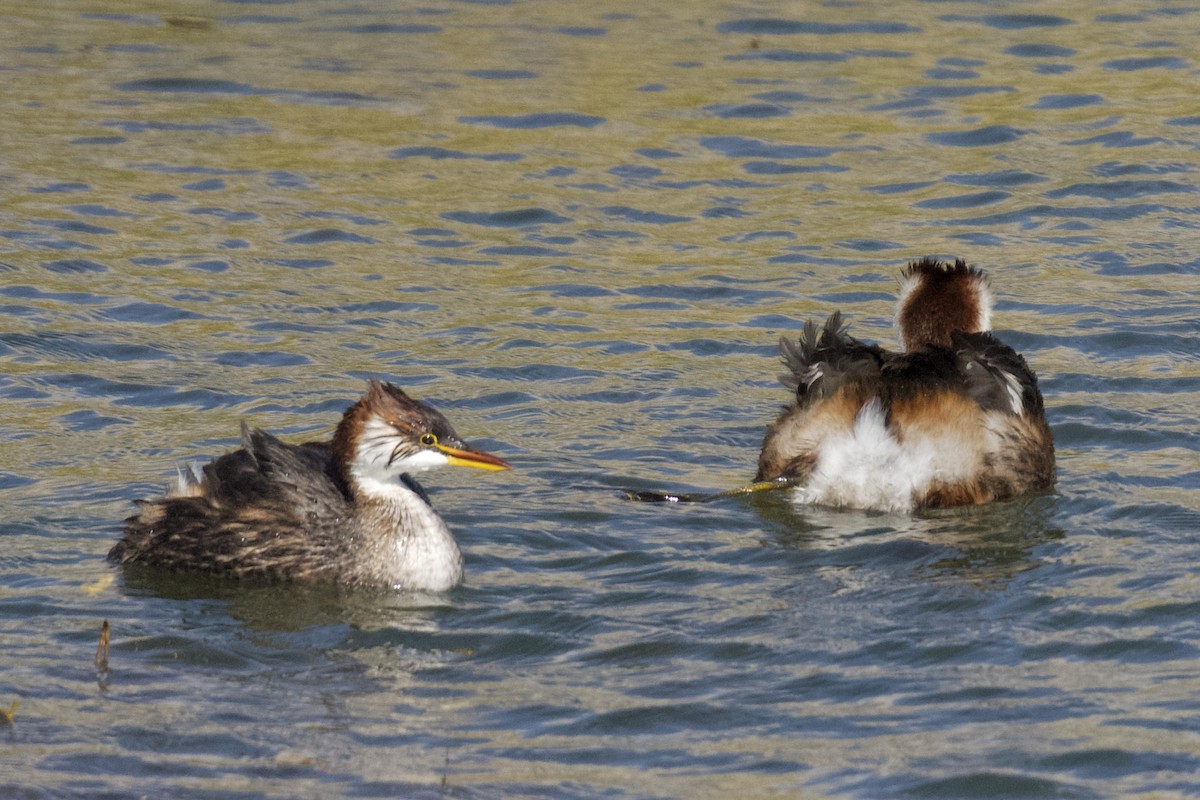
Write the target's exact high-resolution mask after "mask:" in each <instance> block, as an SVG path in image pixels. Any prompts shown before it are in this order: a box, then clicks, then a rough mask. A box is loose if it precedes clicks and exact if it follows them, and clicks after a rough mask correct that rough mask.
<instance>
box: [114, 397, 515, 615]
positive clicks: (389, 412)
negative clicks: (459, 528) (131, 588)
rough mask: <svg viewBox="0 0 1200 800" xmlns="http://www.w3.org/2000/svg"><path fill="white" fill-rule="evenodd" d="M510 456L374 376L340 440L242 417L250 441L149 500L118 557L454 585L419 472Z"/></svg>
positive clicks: (228, 569)
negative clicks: (283, 434)
mask: <svg viewBox="0 0 1200 800" xmlns="http://www.w3.org/2000/svg"><path fill="white" fill-rule="evenodd" d="M446 464H452V465H456V466H463V467H478V468H481V469H487V470H505V469H509V468H510V467H509V465H508V464H507V463H506V462H504V461H502V460H501V459H499V458H496V457H495V456H492V455H488V454H487V453H483V452H480V451H478V450H475V449H472V448H471V447H469V446H467V445H466V444H465V443H464V442H463V441H462V440H461V439H459V438H458V435H457V434H456V433H455V432H454V429H453V428H452V427H451V426H450V423H449V422H447V421H446V418H445V417H443V416H442V415H441V414H440V413H438V412H437V410H435V409H434V408H432V407H431V406H429V405H426V404H425V403H422V402H421V401H419V400H415V399H413V398H411V397H409V396H408V395H407V394H405V393H404V392H403V391H402V390H401V389H399V388H398V387H396V386H393V385H392V384H390V383H380V382H379V381H376V380H372V381H371V382H370V386H369V388H368V390H367V393H366V394H365V395H363V396H362V398H361V399H359V401H358V402H356V403H355V404H354V405H352V406H350V408H349V409H347V411H346V413H345V414H344V415H343V417H342V421H341V423H340V424H339V425H338V427H337V432H336V433H335V434H334V437H333V440H332V441H327V442H306V443H304V444H300V445H292V444H285V443H284V442H281V441H279V440H278V439H276V438H275V437H274V436H272V435H271V434H269V433H266V432H264V431H260V430H253V431H252V430H249V429H248V428H246V426H245V424H244V423H243V425H242V447H241V449H239V450H235V451H233V452H231V453H227V454H225V455H223V456H221V457H219V458H217V459H216V460H214V461H212V462H210V463H208V464H206V465H205V466H204V468H203V469H202V470H201V469H198V468H193V469H192V470H190V471H188V472H186V473H184V474H181V475H180V478H179V484H178V486H176V487H174V488H173V490H172V491H170V492H168V494H167V496H166V497H165V498H162V499H160V500H151V501H141V502H140V503H139V506H140V508H139V511H138V513H137V514H136V515H134V516H132V517H130V518H129V519H128V520H126V522H125V532H124V535H123V536H122V538H121V540H120V541H119V542H118V543H117V544H116V546H115V547H113V549H112V551H111V552H110V553H109V554H108V557H109V559H110V560H112V561H114V562H116V563H120V564H126V563H142V564H148V565H151V566H155V567H160V568H164V569H171V570H187V571H194V572H203V573H209V574H219V575H227V576H233V577H263V578H270V579H277V580H322V581H336V582H339V583H343V584H349V585H359V586H367V585H370V586H390V587H394V588H397V589H402V590H412V591H432V592H438V591H444V590H446V589H450V588H452V587H454V586H456V585H458V584H459V583H460V582H461V581H462V574H463V572H462V555H461V554H460V553H459V549H458V544H457V543H456V542H455V541H454V537H453V536H452V535H451V533H450V530H449V529H448V528H447V527H446V524H445V523H444V522H443V521H442V518H441V517H440V516H439V515H438V513H437V512H436V511H434V510H433V507H432V506H431V505H430V503H429V498H428V496H426V494H425V491H424V490H423V489H422V488H421V486H420V485H419V484H418V483H417V482H416V481H414V480H413V479H412V478H411V477H410V475H411V473H415V472H423V471H425V470H429V469H433V468H435V467H439V466H443V465H446Z"/></svg>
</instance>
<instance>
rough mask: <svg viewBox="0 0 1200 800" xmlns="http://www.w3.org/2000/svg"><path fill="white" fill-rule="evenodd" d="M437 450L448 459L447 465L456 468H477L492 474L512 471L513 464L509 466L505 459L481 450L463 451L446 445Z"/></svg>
mask: <svg viewBox="0 0 1200 800" xmlns="http://www.w3.org/2000/svg"><path fill="white" fill-rule="evenodd" d="M437 449H438V450H439V451H440V452H441V453H442V455H444V456H445V457H446V461H447V463H448V464H450V465H451V466H454V467H475V468H476V469H486V470H488V471H490V472H502V471H504V470H507V469H512V464H509V463H508V462H507V461H505V460H504V459H502V458H497V457H496V456H494V455H491V454H490V453H483V452H480V451H479V450H463V449H460V448H457V447H447V446H445V445H439V446H438V448H437Z"/></svg>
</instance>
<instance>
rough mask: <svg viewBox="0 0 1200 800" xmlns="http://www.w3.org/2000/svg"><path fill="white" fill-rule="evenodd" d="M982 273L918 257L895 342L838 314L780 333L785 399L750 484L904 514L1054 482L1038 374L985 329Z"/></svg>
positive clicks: (908, 277)
mask: <svg viewBox="0 0 1200 800" xmlns="http://www.w3.org/2000/svg"><path fill="white" fill-rule="evenodd" d="M991 306H992V295H991V290H990V288H989V286H988V282H987V278H986V276H985V275H984V273H983V272H982V271H981V270H979V269H977V268H975V267H969V266H967V264H966V263H965V262H963V261H962V260H958V261H956V262H955V263H954V264H950V263H939V262H938V261H936V260H934V259H931V258H926V259H923V260H921V261H915V262H913V263H911V264H909V266H908V268H907V269H906V270H905V271H904V272H903V273H902V276H901V283H900V297H899V302H898V304H897V309H896V326H897V328H898V329H899V334H900V340H901V342H902V343H903V346H904V350H903V352H900V353H894V352H889V351H887V350H884V349H883V348H881V347H878V346H877V345H871V344H864V343H863V342H860V341H858V340H857V339H854V338H852V337H850V336H848V335H846V333H845V330H844V328H843V325H842V318H841V314H840V313H836V312H835V313H834V314H833V315H832V316H831V317H829V319H828V320H827V321H826V322H825V325H824V327H823V328H820V329H818V328H817V326H816V324H814V323H813V322H809V323H808V324H806V325H805V326H804V332H803V334H802V335H801V337H800V340H799V342H797V343H793V342H790V341H788V340H787V339H782V340H781V341H780V353H781V355H782V356H783V360H784V363H786V364H787V366H788V367H789V368H790V373H789V374H787V375H783V376H780V380H782V381H783V383H784V385H786V386H787V387H788V388H790V389H792V390H793V391H794V392H795V395H796V401H795V403H794V404H792V405H791V406H790V407H788V408H787V409H785V410H784V412H783V413H782V414H780V415H779V418H778V419H776V420H775V422H774V423H773V424H772V425H771V426H770V428H769V430H768V432H767V435H766V438H764V439H763V445H762V453H761V454H760V456H759V459H758V476H757V478H756V480H758V481H772V480H780V481H782V480H786V481H788V482H790V483H793V484H794V485H795V489H794V490H793V491H794V493H795V494H794V498H795V499H796V500H797V501H798V502H801V503H813V504H819V505H829V506H842V507H850V508H862V509H876V510H880V511H894V512H908V511H913V510H916V509H922V508H940V507H946V506H960V505H972V504H976V503H986V502H988V501H991V500H1005V499H1009V498H1012V497H1016V496H1017V495H1020V494H1024V493H1025V492H1030V491H1038V490H1041V491H1045V490H1048V489H1050V488H1052V487H1053V486H1054V479H1055V469H1054V440H1053V438H1052V436H1051V433H1050V428H1049V427H1048V426H1047V425H1046V417H1045V412H1044V410H1043V406H1042V395H1041V392H1039V391H1038V386H1037V378H1036V377H1035V376H1034V374H1033V372H1032V370H1030V369H1029V366H1028V365H1027V364H1026V363H1025V359H1024V358H1022V357H1021V356H1020V355H1019V354H1018V353H1017V352H1016V351H1014V350H1013V349H1012V348H1011V347H1009V346H1008V345H1006V344H1004V343H1003V342H1001V341H999V340H998V339H997V338H996V337H995V336H993V335H992V334H991V333H989V332H988V331H989V328H990V319H991Z"/></svg>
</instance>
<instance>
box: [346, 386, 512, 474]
mask: <svg viewBox="0 0 1200 800" xmlns="http://www.w3.org/2000/svg"><path fill="white" fill-rule="evenodd" d="M333 454H334V459H335V460H336V461H337V463H338V465H339V466H340V467H341V469H342V474H343V475H344V476H345V478H346V481H347V483H348V484H349V485H350V486H351V489H352V490H357V491H360V492H363V493H365V494H367V495H372V496H377V497H385V496H388V495H392V494H394V493H395V492H397V491H405V490H404V489H403V488H402V487H401V484H400V483H399V482H398V480H397V479H398V478H399V477H400V475H402V474H404V473H413V472H424V471H426V470H430V469H434V468H435V467H441V466H445V465H447V464H450V465H453V466H459V467H477V468H479V469H487V470H505V469H511V466H510V465H509V464H508V462H506V461H503V460H502V459H499V458H496V457H495V456H493V455H489V454H487V453H484V452H481V451H479V450H476V449H474V448H472V447H470V446H468V445H467V444H466V443H465V442H463V441H462V439H460V438H458V434H456V433H455V432H454V428H452V427H451V426H450V423H449V422H448V421H447V420H446V418H445V417H443V416H442V415H441V414H440V413H438V411H437V410H436V409H435V408H433V407H432V406H429V405H427V404H425V403H422V402H421V401H420V400H415V399H413V398H411V397H409V396H408V395H407V394H405V393H404V391H403V390H402V389H400V388H399V387H398V386H393V385H392V384H390V383H381V382H380V381H377V380H371V382H370V386H369V388H368V389H367V393H366V394H365V395H363V396H362V398H361V399H360V400H359V401H358V402H357V403H355V404H354V405H352V406H351V407H350V408H349V409H347V410H346V414H345V415H344V416H343V417H342V421H341V423H340V424H339V425H338V428H337V432H336V433H335V434H334V437H333Z"/></svg>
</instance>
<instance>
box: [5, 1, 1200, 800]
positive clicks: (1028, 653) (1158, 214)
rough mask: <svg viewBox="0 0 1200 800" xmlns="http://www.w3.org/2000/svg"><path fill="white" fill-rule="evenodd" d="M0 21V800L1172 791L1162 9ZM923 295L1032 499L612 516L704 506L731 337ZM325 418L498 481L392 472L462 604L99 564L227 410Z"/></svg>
mask: <svg viewBox="0 0 1200 800" xmlns="http://www.w3.org/2000/svg"><path fill="white" fill-rule="evenodd" d="M197 14H202V16H197ZM4 21H5V24H4V25H3V26H0V75H2V76H3V77H4V80H5V89H4V92H3V93H2V94H0V112H2V113H0V145H2V148H3V150H2V152H3V159H2V165H0V170H2V173H3V178H4V180H3V196H4V203H3V207H2V210H0V312H2V314H3V316H2V317H0V319H2V325H0V414H2V416H0V420H2V421H0V439H2V441H3V442H4V446H3V448H2V449H0V504H2V507H3V509H4V515H3V521H2V522H0V536H2V537H3V541H4V547H3V548H2V549H0V643H2V646H3V655H2V656H0V708H3V709H8V708H9V704H10V703H12V702H13V701H17V702H19V706H18V707H17V709H16V711H15V713H14V715H13V719H12V722H11V724H7V725H3V726H2V727H0V795H4V796H17V797H35V798H42V797H48V798H49V797H54V798H59V797H89V798H90V797H97V796H103V797H113V798H125V797H130V798H132V797H141V796H154V797H174V798H216V797H222V798H224V797H264V798H268V797H270V798H274V797H280V798H294V797H313V798H316V797H321V798H324V797H335V796H342V797H421V796H426V797H440V796H447V795H448V796H453V797H524V796H534V797H571V798H575V797H639V798H640V797H689V798H691V797H728V796H746V797H757V796H787V797H814V798H815V797H861V798H885V797H995V798H1016V797H1049V796H1063V797H1079V798H1090V797H1123V798H1132V797H1155V798H1171V797H1186V796H1194V795H1195V794H1196V793H1197V792H1200V778H1198V777H1197V775H1200V757H1198V756H1197V753H1200V737H1198V735H1197V732H1196V731H1197V720H1198V719H1200V702H1198V701H1197V699H1196V698H1197V696H1200V678H1198V675H1200V653H1198V648H1200V626H1198V625H1197V623H1196V616H1197V611H1198V610H1200V581H1197V578H1196V575H1195V571H1194V569H1193V568H1192V565H1193V564H1195V563H1196V562H1197V561H1198V560H1200V552H1198V547H1200V545H1197V543H1196V533H1197V530H1198V529H1200V454H1198V453H1200V437H1198V433H1197V432H1198V431H1200V420H1198V414H1197V411H1196V409H1197V408H1200V359H1198V358H1197V355H1196V354H1197V348H1196V342H1197V334H1198V333H1200V323H1198V322H1197V311H1196V309H1197V307H1198V304H1200V278H1198V275H1200V266H1198V265H1200V239H1198V238H1197V236H1196V230H1197V228H1198V227H1200V211H1198V210H1197V209H1198V208H1200V205H1198V202H1197V193H1196V181H1195V175H1196V172H1197V169H1198V168H1200V159H1198V157H1197V143H1198V142H1200V111H1198V109H1197V107H1196V104H1195V86H1196V79H1197V74H1196V73H1197V67H1198V65H1197V62H1196V60H1195V56H1194V40H1195V34H1196V32H1197V26H1198V25H1200V18H1198V16H1197V11H1196V9H1193V8H1189V7H1185V6H1176V5H1163V4H1159V3H1149V2H1147V3H1139V2H1116V3H1107V4H1104V5H1102V6H1098V5H1095V4H1090V3H1071V2H1066V3H1059V4H1054V5H1052V6H1045V5H1044V4H1042V5H1036V6H1035V5H1033V4H1022V3H1010V4H996V3H983V2H960V3H918V2H909V3H900V4H879V3H829V4H824V5H817V4H806V5H803V6H796V5H789V4H770V3H759V4H750V5H735V4H722V3H685V4H645V3H640V4H639V3H628V4H622V3H610V4H605V5H604V6H603V8H601V7H599V6H596V7H593V6H591V5H588V4H578V3H563V2H544V3H535V2H525V1H524V0H518V1H516V2H510V3H503V2H501V3H454V2H438V0H434V2H431V3H425V4H421V5H419V6H414V5H411V4H406V3H387V2H384V3H371V4H343V3H318V2H286V1H285V2H270V3H267V2H263V3H255V2H227V3H214V4H208V5H204V6H202V7H198V6H196V5H195V4H190V3H172V2H166V3H160V4H158V5H155V6H154V7H153V8H151V7H149V6H147V5H146V4H144V3H123V2H116V3H108V4H105V5H103V6H98V5H96V4H92V3H85V2H61V3H54V4H42V3H36V4H34V3H11V2H10V3H7V4H5V6H4ZM923 255H936V256H942V257H951V256H960V257H963V258H966V259H968V260H970V261H971V262H973V263H978V264H980V265H981V266H984V267H985V268H987V269H989V270H990V272H991V274H992V276H993V284H994V288H995V293H996V296H997V308H996V313H995V315H994V321H995V324H996V328H997V330H998V332H999V333H1000V335H1002V336H1003V337H1004V338H1005V339H1007V340H1008V341H1009V342H1011V343H1012V344H1013V345H1014V346H1016V347H1017V348H1018V349H1020V350H1021V351H1022V352H1024V353H1025V354H1026V356H1027V358H1028V359H1029V361H1030V363H1031V364H1032V365H1033V367H1034V368H1035V369H1036V370H1037V371H1038V372H1039V374H1040V375H1041V376H1042V388H1043V391H1044V393H1045V395H1046V404H1047V409H1048V414H1049V418H1050V422H1051V425H1052V427H1053V429H1054V433H1055V437H1056V440H1057V444H1058V453H1059V469H1060V473H1059V475H1060V480H1059V487H1058V491H1057V492H1056V493H1055V494H1053V495H1052V496H1048V497H1037V498H1025V499H1022V500H1020V501H1017V502H1013V503H1006V504H997V505H993V506H988V507H985V508H979V509H972V510H965V511H954V512H941V513H937V514H927V515H918V516H916V517H897V516H889V515H878V514H863V513H856V512H833V511H827V510H816V509H814V510H809V511H797V510H795V509H793V508H791V507H790V506H789V505H788V504H787V503H786V502H784V501H783V500H782V499H781V498H778V497H769V496H768V497H755V498H740V499H730V500H726V501H722V502H719V503H712V504H706V505H700V506H661V505H654V506H648V505H638V504H632V503H628V502H626V501H624V500H622V499H621V497H620V495H619V493H618V491H617V489H618V488H619V487H635V488H664V487H666V488H672V489H677V490H697V489H717V488H727V487H731V486H734V485H737V484H739V483H742V482H743V481H745V480H746V479H748V478H749V477H751V476H752V474H753V471H754V464H755V458H756V455H757V448H758V445H759V443H760V441H761V437H762V433H763V430H764V427H765V425H766V424H767V423H768V422H769V421H770V420H771V419H772V418H773V417H774V415H775V414H776V412H777V409H778V408H779V407H780V406H781V405H782V404H783V403H784V402H786V399H787V397H786V394H785V392H784V390H783V389H782V388H781V387H780V386H779V385H778V384H777V382H776V380H775V375H776V373H777V372H779V371H780V368H781V367H780V365H779V363H778V361H777V357H776V352H775V348H776V342H777V340H778V337H779V336H780V335H782V334H794V333H796V332H797V331H798V330H799V329H800V327H801V326H802V325H803V323H804V321H805V320H806V319H808V318H810V317H816V318H822V317H823V316H824V315H826V314H828V313H829V312H830V311H831V310H833V309H834V308H840V309H841V310H842V311H843V313H844V314H845V315H846V316H847V318H848V320H849V321H850V324H851V325H852V331H853V333H854V335H856V336H858V337H860V338H864V339H868V340H879V341H883V342H885V343H890V342H891V341H892V333H891V331H890V323H891V315H892V298H893V295H894V291H895V288H896V276H897V274H898V271H899V269H900V267H901V266H902V265H903V264H904V262H905V261H907V260H908V259H911V258H916V257H919V256H923ZM370 376H378V377H383V378H387V379H391V380H394V381H396V382H398V383H400V384H401V385H403V386H405V387H406V388H408V389H409V390H411V391H412V392H413V393H414V394H417V395H418V396H421V397H423V398H425V399H428V400H429V401H431V402H432V403H434V404H435V405H437V406H438V407H439V408H440V409H442V410H443V411H444V412H445V413H446V414H447V415H448V416H449V417H450V418H451V419H452V420H453V422H454V423H455V426H456V427H457V428H458V430H459V432H460V433H461V434H463V435H464V436H465V437H466V438H467V439H468V440H469V441H472V442H473V443H476V444H478V445H481V446H483V447H485V448H487V449H489V450H491V451H493V452H496V453H497V454H499V455H501V456H503V457H505V458H506V459H509V460H511V461H512V462H513V463H514V465H516V467H517V468H516V470H514V471H513V472H511V473H505V474H503V475H462V474H446V473H445V471H444V472H443V473H439V474H436V475H434V476H431V477H430V479H429V480H427V481H426V482H425V483H426V486H427V488H429V489H430V490H431V493H432V495H433V498H434V502H435V504H436V505H437V506H438V508H439V509H440V510H441V511H442V513H443V514H444V516H445V517H446V518H447V520H448V522H449V523H450V525H451V527H452V528H453V529H454V530H455V531H456V532H457V534H458V537H459V539H460V542H461V544H462V545H463V548H464V551H465V553H466V560H467V570H468V582H467V584H466V585H465V586H464V587H463V588H461V589H460V590H456V591H455V592H453V593H450V594H449V595H446V596H444V597H440V598H424V599H414V598H405V597H401V596H394V595H391V594H388V593H370V592H368V593H347V592H342V591H338V590H336V589H331V588H320V587H316V588H314V587H307V588H306V587H238V586H231V585H228V584H222V583H213V582H206V581H196V580H187V579H183V578H179V577H171V576H162V575H155V574H152V573H143V572H136V571H134V572H128V573H118V572H116V571H114V570H113V569H112V568H111V567H110V566H109V565H107V564H106V563H105V561H104V555H105V553H106V552H107V550H108V548H109V547H110V546H111V544H112V542H113V541H114V539H115V537H116V536H117V535H118V532H119V528H120V520H121V519H122V518H123V517H125V516H126V515H127V514H129V513H130V512H131V509H132V501H133V500H134V499H136V498H140V497H147V496H151V495H153V494H154V493H156V492H158V491H160V490H161V488H162V487H163V486H164V485H165V484H166V483H167V482H168V481H169V480H170V479H171V478H172V476H173V474H174V470H175V469H176V466H177V465H179V464H184V463H186V462H188V461H189V460H192V459H197V458H203V457H205V456H206V455H210V454H213V453H216V452H220V451H221V450H223V449H224V448H226V447H229V446H230V445H232V444H233V443H234V442H235V441H236V436H237V429H238V423H239V420H241V419H247V420H249V421H250V422H251V423H252V424H254V425H258V426H261V427H264V428H267V429H270V430H272V431H275V432H277V433H279V434H280V435H282V436H285V437H288V438H291V439H292V440H302V439H304V438H305V437H318V436H327V435H328V434H329V433H330V431H331V430H332V427H333V426H334V424H335V423H336V421H337V419H338V416H339V415H340V413H341V411H342V410H343V409H344V408H345V406H346V405H348V403H349V402H351V401H352V400H353V399H354V398H355V397H356V396H357V395H358V393H359V392H360V391H361V389H362V387H363V386H364V382H365V379H366V378H367V377H370ZM105 619H107V620H108V621H109V622H110V625H111V628H112V649H111V653H110V660H109V669H108V670H107V671H105V672H101V673H97V670H96V668H95V667H94V665H93V656H94V653H95V648H96V642H97V638H98V636H99V630H100V625H101V622H102V620H105Z"/></svg>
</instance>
